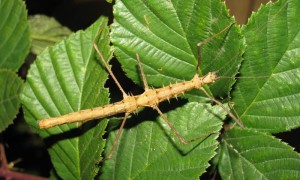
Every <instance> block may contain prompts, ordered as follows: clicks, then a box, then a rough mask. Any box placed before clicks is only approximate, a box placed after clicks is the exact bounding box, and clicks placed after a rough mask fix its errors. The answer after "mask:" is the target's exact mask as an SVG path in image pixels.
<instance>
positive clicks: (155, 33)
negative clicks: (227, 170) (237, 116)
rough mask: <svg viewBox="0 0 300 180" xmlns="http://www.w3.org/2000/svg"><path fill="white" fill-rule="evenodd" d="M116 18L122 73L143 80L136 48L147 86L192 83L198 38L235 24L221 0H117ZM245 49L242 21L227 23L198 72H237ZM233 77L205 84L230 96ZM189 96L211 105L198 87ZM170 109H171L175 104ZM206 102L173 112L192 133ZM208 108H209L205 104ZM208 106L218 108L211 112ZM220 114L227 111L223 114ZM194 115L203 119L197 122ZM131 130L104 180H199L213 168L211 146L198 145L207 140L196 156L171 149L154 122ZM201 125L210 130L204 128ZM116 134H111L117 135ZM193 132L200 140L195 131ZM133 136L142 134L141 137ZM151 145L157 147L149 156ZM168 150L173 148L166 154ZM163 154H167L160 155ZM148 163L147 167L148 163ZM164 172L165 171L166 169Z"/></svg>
mask: <svg viewBox="0 0 300 180" xmlns="http://www.w3.org/2000/svg"><path fill="white" fill-rule="evenodd" d="M114 16H115V21H114V23H113V24H112V32H111V38H112V42H113V44H114V46H115V54H116V56H117V58H118V60H119V61H120V63H121V65H122V68H123V70H124V71H125V73H126V75H127V76H129V77H130V78H131V79H133V81H134V82H137V83H139V84H142V83H141V75H140V71H139V69H138V66H137V61H136V53H138V54H139V56H140V59H141V62H142V66H143V69H144V71H145V75H146V79H147V81H148V84H149V85H150V86H154V87H162V86H164V85H169V84H170V83H175V82H177V81H184V80H190V79H191V78H192V77H193V76H194V75H195V73H196V66H197V63H198V54H197V43H199V42H202V41H205V40H206V39H207V38H210V37H212V36H213V35H215V34H216V33H218V32H220V31H221V30H224V28H226V27H228V25H229V24H230V23H231V22H233V19H232V18H230V17H229V15H228V12H227V10H226V8H225V6H224V3H221V2H220V1H218V0H209V1H208V0H199V1H192V0H186V1H165V0H155V1H146V2H145V1H142V0H123V1H121V0H118V1H116V5H115V6H114ZM243 50H244V42H243V38H242V37H241V35H240V31H239V28H238V27H237V26H232V27H230V29H228V30H225V31H224V32H223V33H220V34H219V35H218V36H217V37H215V38H214V39H212V40H211V41H208V42H207V43H205V45H204V46H202V47H201V58H202V59H201V65H200V69H199V71H200V74H202V75H205V74H206V73H208V72H211V71H217V72H218V73H219V74H220V75H222V76H234V75H235V74H236V73H237V70H238V67H239V64H240V63H241V55H242V53H243ZM234 82H235V81H234V80H233V79H222V80H218V81H217V82H216V83H214V84H213V85H210V86H209V87H206V89H207V91H209V92H210V93H212V94H213V95H214V96H217V97H218V96H223V97H226V96H227V94H228V93H229V91H230V88H231V86H232V84H233V83H234ZM187 97H189V100H190V101H195V100H196V101H197V102H207V97H206V96H204V95H203V94H201V93H200V91H199V90H195V91H192V92H188V94H187ZM169 106H170V108H174V107H176V104H175V105H174V104H172V105H171V104H170V105H169ZM202 106H203V105H200V104H199V105H196V106H195V108H196V109H197V110H195V114H193V116H189V114H188V113H187V112H189V111H187V110H186V109H185V110H183V109H179V110H177V111H176V117H182V118H181V119H182V120H181V121H180V123H183V124H184V123H185V122H189V123H190V126H187V124H184V125H185V126H184V130H188V131H192V130H191V129H192V128H193V127H198V125H199V124H201V121H204V122H206V120H208V119H209V118H208V114H209V113H200V112H201V109H202V108H203V107H202ZM206 108H207V109H210V108H212V107H210V105H207V106H206ZM215 108H216V107H215ZM208 111H209V112H211V113H213V112H214V111H213V110H208ZM196 112H198V113H196ZM222 112H224V111H222ZM170 113H172V112H170ZM174 113H175V112H174ZM219 114H220V112H218V113H215V115H217V116H218V115H219ZM210 115H212V114H210ZM139 116H140V115H139ZM139 116H138V117H139ZM220 117H223V116H222V115H220ZM224 118H225V117H224ZM224 118H221V119H224ZM141 119H143V120H153V119H155V117H152V118H150V117H141ZM172 119H174V118H170V120H171V121H172ZM195 119H199V120H198V121H193V120H195ZM200 120H201V121H200ZM128 121H129V120H128ZM190 121H193V123H192V122H190ZM176 122H177V121H176ZM178 122H179V120H178ZM173 123H174V122H173ZM174 126H175V128H177V129H180V128H182V127H181V126H182V125H180V124H179V125H176V124H175V125H174ZM206 126H208V125H206ZM133 127H134V128H133ZM133 127H132V128H130V130H128V132H126V133H124V134H123V136H122V139H121V140H120V143H121V144H120V146H119V149H118V150H117V152H115V153H116V154H117V155H116V157H117V160H115V161H114V160H112V162H110V160H108V161H107V162H105V164H104V167H103V169H102V172H103V176H101V177H102V178H103V179H111V178H112V177H113V178H115V179H116V178H119V179H120V178H121V179H128V178H135V177H136V178H139V179H143V178H147V177H148V176H150V174H151V177H156V176H157V177H158V178H160V179H168V178H169V179H176V178H177V179H184V178H186V179H188V178H193V179H195V178H198V177H199V176H200V175H201V174H202V173H203V172H204V170H205V169H206V167H208V161H209V160H210V159H211V158H212V157H213V155H214V153H213V151H214V148H212V149H210V155H207V154H206V153H203V152H202V151H201V147H202V146H206V143H205V141H204V142H203V143H202V142H201V141H200V142H199V141H198V144H199V145H198V146H197V147H198V148H199V149H197V147H195V145H194V147H195V152H198V153H196V154H194V153H193V152H187V154H180V151H181V148H183V146H184V145H182V144H178V145H176V146H175V147H174V143H173V141H172V140H171V139H170V138H167V137H166V136H164V132H165V130H164V129H161V128H159V126H158V127H157V124H156V123H150V122H144V123H142V124H140V125H138V126H133ZM201 127H204V128H205V125H203V126H201ZM152 128H153V129H155V131H153V130H152ZM156 129H158V130H156ZM179 131H180V130H179ZM182 131H183V130H182ZM182 131H180V132H182ZM131 132H132V133H133V135H132V136H133V137H131V136H130V138H128V139H127V138H126V137H127V136H129V135H127V134H130V133H131ZM137 132H138V133H139V134H138V135H137ZM160 134H161V135H160ZM183 134H184V133H183ZM184 135H185V134H184ZM111 136H112V139H114V137H115V136H113V135H111ZM124 136H125V137H124ZM152 136H155V137H156V138H155V140H152V139H150V140H148V141H146V140H145V139H147V138H148V137H152ZM190 137H195V135H191V136H190ZM110 138H111V137H110ZM123 138H124V139H123ZM135 138H140V140H136V139H135ZM143 140H144V141H143ZM111 141H112V140H111ZM152 141H154V142H155V145H156V144H158V145H156V146H160V145H161V144H162V143H163V144H165V146H163V147H165V149H161V148H159V147H155V148H154V147H151V144H152ZM208 142H210V143H212V144H215V145H216V144H217V142H216V141H211V140H209V141H208ZM128 143H131V144H132V145H130V144H128ZM123 144H124V145H123ZM149 147H151V148H149ZM187 147H190V146H187ZM214 147H215V146H214ZM133 148H134V149H133ZM147 148H148V149H147ZM178 148H179V149H178ZM108 149H109V148H108ZM153 149H158V150H157V152H153V153H152V152H151V151H152V150H153ZM119 151H120V152H119ZM169 151H170V153H168V152H169ZM164 152H167V153H164ZM133 153H134V154H133ZM150 153H151V158H153V159H151V161H149V162H148V161H147V160H144V158H143V156H146V157H148V156H149V155H148V154H150ZM145 154H146V155H145ZM160 154H162V156H163V158H161V159H160V158H158V159H155V158H157V156H159V155H160ZM152 156H153V157H152ZM139 158H140V159H139ZM149 158H150V156H149ZM185 158H186V159H185ZM189 158H190V159H189ZM152 161H153V162H152ZM123 162H124V163H123ZM188 162H192V164H190V165H188ZM186 163H187V164H186ZM148 164H150V165H149V166H148ZM181 164H183V165H181ZM162 169H164V170H165V171H163V172H162ZM167 169H168V170H169V171H168V170H167ZM162 173H163V175H162ZM153 174H154V176H153ZM148 178H149V177H148Z"/></svg>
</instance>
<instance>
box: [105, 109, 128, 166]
mask: <svg viewBox="0 0 300 180" xmlns="http://www.w3.org/2000/svg"><path fill="white" fill-rule="evenodd" d="M128 115H129V113H125V116H124V119H123V121H122V124H121V126H120V128H119V130H118V133H117V136H116V139H115V141H114V143H113V146H112V148H111V150H110V152H109V154H108V156H107V158H106V159H105V160H108V159H110V158H111V157H112V155H113V154H114V151H115V149H116V147H117V144H118V141H119V138H120V136H121V133H122V130H123V127H124V125H125V122H126V120H127V117H128Z"/></svg>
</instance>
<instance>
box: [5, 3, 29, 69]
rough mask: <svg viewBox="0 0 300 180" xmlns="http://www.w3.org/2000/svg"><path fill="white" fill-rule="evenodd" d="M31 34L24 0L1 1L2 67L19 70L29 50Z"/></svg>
mask: <svg viewBox="0 0 300 180" xmlns="http://www.w3.org/2000/svg"><path fill="white" fill-rule="evenodd" d="M29 47H30V34H29V27H28V22H27V12H26V9H25V5H24V2H23V1H22V0H14V1H10V0H2V1H0V57H1V58H0V68H5V69H11V70H13V71H17V70H18V69H19V68H20V66H21V65H22V64H23V62H24V61H25V57H26V56H27V54H28V52H29Z"/></svg>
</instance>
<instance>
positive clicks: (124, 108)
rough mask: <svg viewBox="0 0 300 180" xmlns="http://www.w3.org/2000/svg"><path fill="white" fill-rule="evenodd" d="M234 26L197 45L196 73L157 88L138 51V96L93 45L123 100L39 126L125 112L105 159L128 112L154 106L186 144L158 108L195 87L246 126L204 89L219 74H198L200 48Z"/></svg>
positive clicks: (183, 141)
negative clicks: (141, 86)
mask: <svg viewBox="0 0 300 180" xmlns="http://www.w3.org/2000/svg"><path fill="white" fill-rule="evenodd" d="M232 25H233V23H231V24H230V25H228V26H227V27H226V28H225V29H223V30H222V31H220V32H219V33H217V34H215V35H214V36H212V37H210V38H208V39H206V40H205V41H203V42H201V43H198V44H197V46H198V64H197V66H196V74H195V75H194V77H193V78H192V79H191V80H189V81H183V82H178V83H175V84H170V85H169V86H166V87H162V88H157V89H153V88H149V86H148V83H147V80H146V77H145V74H144V71H143V68H142V65H141V61H140V58H139V55H138V54H136V58H137V61H138V66H139V69H140V71H141V77H142V81H143V84H144V88H145V92H144V93H142V94H140V95H136V96H132V95H128V94H127V93H125V91H124V90H123V88H122V87H121V85H120V83H119V82H118V80H117V79H116V77H115V76H114V74H113V73H112V71H111V69H110V68H109V65H108V64H107V62H106V61H105V59H104V57H103V55H102V53H101V52H100V51H99V49H98V47H97V45H96V44H94V48H95V50H96V52H97V53H98V55H99V57H100V60H101V61H102V63H103V65H104V66H105V68H106V69H107V71H108V72H109V74H110V75H111V77H112V78H113V80H114V81H115V83H116V85H117V86H118V88H119V89H120V91H121V92H122V94H123V100H122V101H119V102H116V103H113V104H108V105H104V106H101V107H96V108H92V109H86V110H81V111H78V112H73V113H70V114H66V115H62V116H59V117H50V118H46V119H43V120H41V121H39V122H38V125H39V126H40V128H51V127H54V126H57V125H61V124H66V123H74V122H83V121H89V120H93V119H101V118H105V117H110V116H113V115H116V114H119V113H125V116H124V119H123V121H122V123H121V126H120V128H119V131H118V133H117V136H116V139H115V141H114V144H113V147H112V149H111V151H110V153H109V155H108V157H107V158H106V159H110V158H111V156H112V154H113V152H114V149H115V147H116V144H117V142H118V139H119V137H120V135H121V132H122V129H123V127H124V125H125V122H126V120H127V117H128V116H129V114H131V113H133V112H135V111H137V110H138V109H139V108H141V107H151V108H153V109H155V110H156V111H157V112H158V113H159V114H160V116H161V117H162V118H163V120H164V121H165V122H166V123H167V124H168V125H169V127H170V128H171V129H172V131H173V132H174V133H175V134H176V136H177V137H178V138H179V139H180V141H181V142H182V143H183V144H188V143H189V142H191V141H187V140H185V138H184V137H183V136H182V135H181V134H180V133H179V132H178V131H177V130H176V128H175V127H174V126H173V125H172V124H171V122H170V121H169V120H168V119H167V117H166V116H165V115H164V114H163V113H162V112H161V110H160V109H159V108H158V104H159V103H160V102H162V101H165V100H168V99H171V98H174V97H177V96H180V95H181V94H184V93H185V92H187V91H189V90H192V89H195V88H196V89H199V90H201V91H203V92H204V94H205V95H206V96H207V97H209V98H210V99H211V100H212V101H213V102H215V103H216V104H218V105H219V106H221V107H222V108H223V109H224V110H225V111H226V112H227V113H228V115H229V116H230V117H231V118H232V119H234V120H235V121H236V123H237V124H239V126H240V127H244V126H243V124H242V123H241V122H240V121H239V119H238V118H236V117H235V116H234V115H233V114H232V113H231V112H230V111H229V110H228V109H227V108H226V107H225V106H224V105H223V104H222V103H221V102H219V101H218V100H216V99H214V98H213V97H212V96H211V95H209V93H208V92H207V91H206V90H205V89H204V88H203V85H205V84H210V83H213V82H215V81H216V80H217V79H218V76H217V73H216V72H209V73H207V74H206V75H205V76H202V77H200V76H199V66H200V61H201V57H200V47H201V46H202V45H203V44H205V43H207V42H208V41H210V40H211V39H213V38H214V37H216V36H217V35H219V34H220V33H222V32H224V31H225V30H227V29H229V28H230V27H231V26H232ZM197 139H198V138H197ZM192 141H194V140H192Z"/></svg>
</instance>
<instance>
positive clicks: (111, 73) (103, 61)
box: [94, 43, 128, 98]
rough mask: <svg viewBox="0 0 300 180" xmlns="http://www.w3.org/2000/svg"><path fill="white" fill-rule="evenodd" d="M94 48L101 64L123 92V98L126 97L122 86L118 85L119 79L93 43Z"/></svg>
mask: <svg viewBox="0 0 300 180" xmlns="http://www.w3.org/2000/svg"><path fill="white" fill-rule="evenodd" d="M94 48H95V50H96V52H97V54H98V55H99V57H100V60H101V62H102V64H103V65H104V66H105V68H106V70H107V71H108V73H109V74H110V76H111V77H112V78H113V80H114V81H115V83H116V85H117V86H118V88H119V89H120V91H121V92H122V94H123V98H125V97H127V96H128V95H127V94H126V93H125V91H124V89H123V88H122V86H121V85H120V83H119V81H118V80H117V78H116V77H115V75H114V73H113V72H112V71H111V69H110V67H109V65H108V64H107V62H106V61H105V59H104V57H103V55H102V53H101V52H100V51H99V49H98V47H97V45H96V44H95V43H94Z"/></svg>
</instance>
